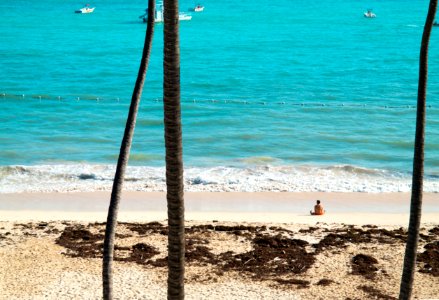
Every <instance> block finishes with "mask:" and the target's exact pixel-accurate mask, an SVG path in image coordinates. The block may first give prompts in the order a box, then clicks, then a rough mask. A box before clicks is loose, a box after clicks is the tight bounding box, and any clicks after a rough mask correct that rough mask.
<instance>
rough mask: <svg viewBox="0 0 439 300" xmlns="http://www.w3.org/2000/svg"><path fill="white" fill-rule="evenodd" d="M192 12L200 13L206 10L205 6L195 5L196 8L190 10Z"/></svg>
mask: <svg viewBox="0 0 439 300" xmlns="http://www.w3.org/2000/svg"><path fill="white" fill-rule="evenodd" d="M189 10H190V11H194V12H200V11H203V10H204V6H203V5H201V4H197V5H195V7H194V8H191V9H189Z"/></svg>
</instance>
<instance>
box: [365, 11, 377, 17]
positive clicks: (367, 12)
mask: <svg viewBox="0 0 439 300" xmlns="http://www.w3.org/2000/svg"><path fill="white" fill-rule="evenodd" d="M376 16H377V15H376V14H374V13H373V12H372V10H371V9H368V10H367V11H366V12H365V13H364V17H365V18H376Z"/></svg>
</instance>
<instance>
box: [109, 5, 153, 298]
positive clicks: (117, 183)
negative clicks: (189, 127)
mask: <svg viewBox="0 0 439 300" xmlns="http://www.w3.org/2000/svg"><path fill="white" fill-rule="evenodd" d="M154 11H155V0H148V24H147V29H146V35H145V44H144V47H143V53H142V60H141V62H140V67H139V73H138V74H137V80H136V85H135V86H134V90H133V94H132V97H131V105H130V110H129V113H128V118H127V123H126V126H125V132H124V135H123V139H122V143H121V146H120V153H119V159H118V161H117V167H116V174H115V175H114V181H113V189H112V191H111V200H110V206H109V208H108V216H107V224H106V227H105V240H104V257H103V267H102V281H103V282H102V284H103V296H104V299H106V300H107V299H113V271H112V264H113V252H114V236H115V231H116V225H117V214H118V211H119V202H120V195H121V192H122V185H123V181H124V177H125V169H126V166H127V164H128V159H129V155H130V148H131V142H132V140H133V134H134V128H135V126H136V117H137V111H138V108H139V103H140V98H141V95H142V90H143V84H144V82H145V77H146V70H147V69H148V62H149V57H150V54H151V45H152V37H153V34H154Z"/></svg>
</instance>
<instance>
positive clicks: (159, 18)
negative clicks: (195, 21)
mask: <svg viewBox="0 0 439 300" xmlns="http://www.w3.org/2000/svg"><path fill="white" fill-rule="evenodd" d="M164 9H165V8H164V6H163V4H162V3H160V4H159V5H158V9H157V8H156V9H155V11H154V22H155V23H161V22H163V21H164V17H163V16H164V15H163V12H164ZM139 18H140V19H142V20H143V23H147V22H148V9H145V14H144V15H142V16H140V17H139ZM178 19H179V20H180V21H189V20H191V19H192V16H191V15H189V14H186V13H182V12H181V13H179V14H178Z"/></svg>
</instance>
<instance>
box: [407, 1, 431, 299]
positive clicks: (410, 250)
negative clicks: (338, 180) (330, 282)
mask: <svg viewBox="0 0 439 300" xmlns="http://www.w3.org/2000/svg"><path fill="white" fill-rule="evenodd" d="M436 7H437V0H430V6H429V8H428V14H427V20H426V22H425V27H424V33H423V35H422V42H421V53H420V60H419V82H418V105H417V113H416V136H415V149H414V157H413V175H412V176H413V177H412V196H411V205H410V221H409V229H408V236H407V244H406V248H405V256H404V267H403V273H402V278H401V286H400V291H399V299H400V300H406V299H410V298H411V295H412V290H413V280H414V275H415V271H416V253H417V250H418V239H419V227H420V224H421V214H422V192H423V177H424V141H425V114H426V111H425V107H426V91H427V68H428V44H429V41H430V33H431V29H432V27H433V21H434V16H435V14H436Z"/></svg>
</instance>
